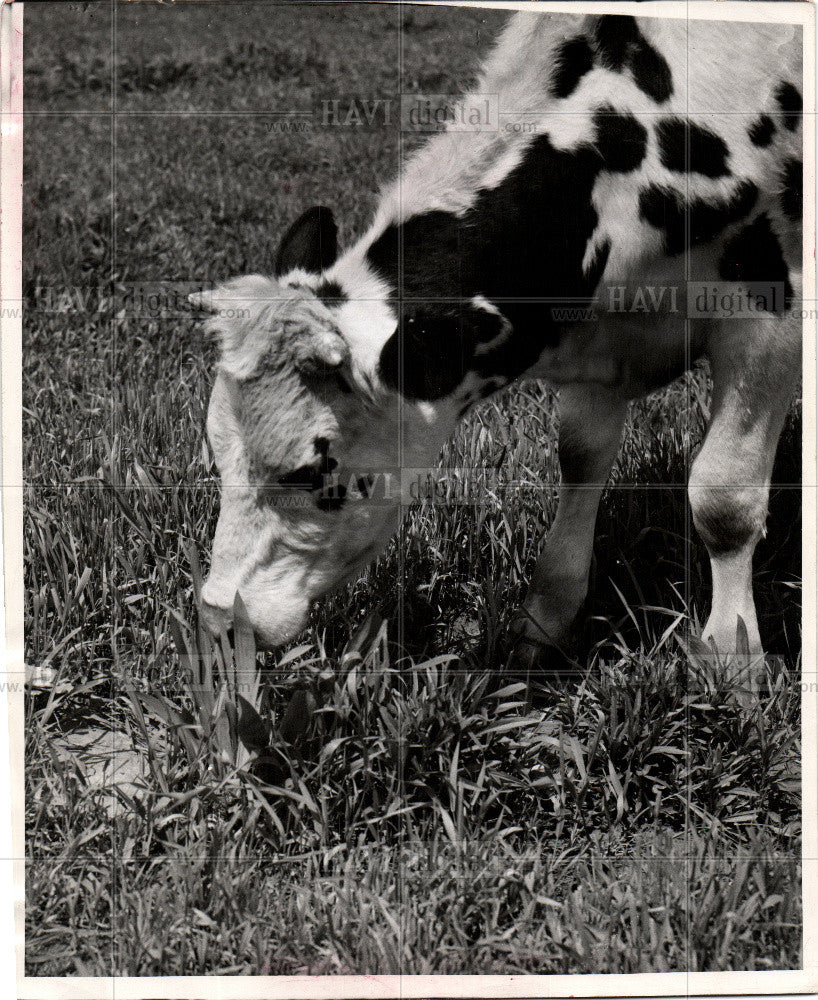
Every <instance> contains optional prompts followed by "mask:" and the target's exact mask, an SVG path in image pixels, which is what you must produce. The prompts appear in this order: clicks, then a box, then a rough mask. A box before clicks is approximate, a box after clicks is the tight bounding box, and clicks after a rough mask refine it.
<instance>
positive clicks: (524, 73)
mask: <svg viewBox="0 0 818 1000" xmlns="http://www.w3.org/2000/svg"><path fill="white" fill-rule="evenodd" d="M801 62H802V59H801V30H800V28H796V27H792V26H788V25H781V24H769V25H761V24H750V23H741V24H738V23H723V22H715V21H697V20H677V19H666V18H656V19H650V18H639V19H637V18H634V17H630V16H624V15H603V16H599V15H567V14H566V15H542V14H535V13H525V14H518V15H516V16H514V17H513V18H512V19H511V21H510V23H509V24H508V26H507V28H506V30H505V32H504V33H503V34H502V36H501V38H500V39H499V42H498V44H497V45H496V47H495V48H494V50H493V52H492V53H491V55H490V56H489V58H488V60H487V62H486V65H485V67H484V70H483V74H482V79H481V81H480V83H479V86H478V87H477V90H476V93H477V92H479V93H481V94H483V93H485V94H496V95H499V115H500V119H499V120H500V128H499V129H498V128H494V129H493V130H483V131H479V132H469V131H464V130H462V129H459V128H455V127H450V128H448V129H447V130H446V131H444V132H442V133H440V134H438V135H436V136H434V137H433V138H431V139H430V140H429V141H428V143H427V144H426V145H425V146H423V147H422V148H421V149H420V150H419V151H418V152H417V153H416V154H414V155H413V156H412V157H411V158H410V159H409V161H408V162H407V164H406V167H405V169H404V170H403V172H402V173H401V175H400V177H399V178H398V179H397V180H396V181H395V182H394V183H393V184H392V185H391V186H390V187H388V188H387V189H386V190H385V191H384V192H383V193H382V196H381V198H380V202H379V205H378V208H377V211H376V214H375V219H374V221H373V223H372V225H371V226H370V228H369V229H368V230H367V231H366V233H365V234H364V235H363V237H362V238H361V239H360V240H358V241H357V242H356V243H355V244H354V245H353V246H352V247H350V248H349V249H348V250H346V251H345V252H344V253H342V254H341V255H340V256H337V249H336V227H335V223H334V221H333V219H332V216H331V213H330V212H329V211H328V210H327V209H324V208H315V209H311V210H310V211H308V212H307V213H306V214H305V215H303V216H302V217H301V218H300V219H299V220H298V221H297V222H296V223H295V224H294V225H293V227H292V228H291V229H290V231H289V232H288V233H287V235H286V236H285V237H284V240H283V243H282V245H281V247H280V250H279V254H278V259H277V267H276V276H275V277H260V276H251V277H243V278H237V279H234V280H232V281H229V282H227V283H226V284H225V285H223V286H221V287H219V288H217V289H216V290H215V291H214V292H213V293H212V295H210V294H208V295H207V296H206V297H205V298H206V300H207V301H206V302H201V304H203V305H206V306H207V307H209V308H210V309H211V310H212V311H213V312H214V313H215V315H214V316H213V317H212V318H211V319H210V320H209V327H210V330H211V331H212V332H214V333H215V334H217V335H218V337H219V340H220V346H221V357H220V362H219V366H218V375H217V378H216V382H215V385H214V388H213V394H212V398H211V401H210V409H209V414H208V434H209V437H210V442H211V445H212V448H213V452H214V455H215V458H216V462H217V464H218V467H219V471H220V474H221V480H222V491H221V513H220V517H219V521H218V526H217V528H216V535H215V541H214V546H213V557H212V565H211V571H210V575H209V578H208V580H207V582H206V584H205V586H204V590H203V595H202V596H203V609H202V610H203V613H204V616H205V619H206V620H207V621H208V623H209V624H210V625H211V626H212V627H214V628H219V627H222V626H224V625H226V624H227V623H228V621H229V618H230V615H231V611H232V608H233V603H234V595H235V594H236V593H237V592H239V593H240V594H241V597H242V599H243V601H244V604H245V605H246V607H247V611H248V614H249V617H250V620H251V622H252V625H253V627H254V628H255V630H256V632H257V633H258V636H259V639H260V641H261V642H262V643H264V644H266V645H269V646H276V645H278V644H281V643H284V642H286V641H288V640H289V639H291V638H292V637H294V636H295V635H296V634H297V633H298V632H299V630H301V629H302V628H303V626H304V624H305V622H306V620H307V615H308V611H309V608H310V604H311V602H312V601H313V600H314V599H315V598H317V597H319V596H320V595H322V594H324V593H326V592H327V591H329V590H330V589H331V588H334V587H335V586H336V585H337V584H339V583H341V582H342V581H344V580H346V579H348V578H349V577H350V576H351V575H353V574H355V573H356V572H357V571H358V570H359V569H360V568H361V567H362V566H364V565H365V564H366V563H368V562H369V561H371V560H372V559H373V558H374V557H375V556H376V555H377V554H378V552H379V551H380V550H381V549H382V547H383V546H384V545H385V543H386V542H387V540H388V539H389V538H390V536H391V535H392V534H393V533H394V531H395V529H396V527H397V524H398V518H399V512H400V508H401V498H400V497H398V496H395V497H394V498H393V500H392V501H391V502H388V501H385V500H384V497H383V496H371V495H370V494H371V493H372V492H373V477H374V476H381V475H382V474H383V473H384V471H385V470H391V471H393V472H394V473H396V475H397V478H398V479H400V475H399V472H400V469H402V468H407V467H408V468H412V469H417V468H426V467H429V466H433V465H434V464H435V461H436V459H437V456H438V455H439V452H440V449H441V447H442V445H443V444H444V442H445V441H446V440H447V438H449V436H450V435H451V434H452V431H453V430H454V428H455V426H456V424H457V422H458V420H459V419H460V418H461V417H462V416H463V414H464V413H465V412H466V411H467V410H468V408H469V407H470V406H471V405H472V404H473V403H474V402H475V401H477V400H479V399H481V398H483V397H486V396H487V395H489V394H491V393H493V392H496V391H497V390H498V389H500V388H501V387H503V386H505V385H507V384H508V383H510V382H513V381H514V380H517V379H522V378H544V379H546V380H548V381H549V382H551V383H552V384H555V385H556V386H558V387H559V389H560V415H561V425H560V433H559V455H560V466H561V471H562V490H561V495H560V501H559V508H558V512H557V515H556V519H555V521H554V523H553V525H552V527H551V529H550V531H549V532H548V535H547V538H546V541H545V545H544V547H543V550H542V554H541V555H540V557H539V561H538V564H537V568H536V572H535V575H534V579H533V581H532V584H531V588H530V592H529V594H528V596H527V598H526V601H525V606H524V607H525V613H524V614H523V615H522V616H521V623H522V624H521V626H520V631H521V636H520V641H522V642H524V643H529V644H533V645H535V646H536V645H538V644H542V645H545V644H561V643H563V642H564V641H565V640H566V639H567V637H568V634H569V630H570V628H571V626H572V623H573V622H574V620H575V618H576V616H577V614H578V612H579V610H580V608H581V606H582V603H583V601H584V598H585V596H586V591H587V586H588V575H589V566H590V563H591V554H592V544H593V535H594V522H595V518H596V513H597V507H598V504H599V500H600V496H601V494H602V490H603V486H604V484H605V481H606V479H607V477H608V474H609V471H610V468H611V465H612V463H613V461H614V459H615V457H616V454H617V450H618V447H619V444H620V438H621V435H622V428H623V421H624V419H625V414H626V408H627V405H628V401H629V400H631V399H633V398H635V397H639V396H641V395H643V394H645V393H647V392H649V391H651V390H654V389H656V388H658V387H660V386H662V385H664V384H665V383H667V382H668V381H670V380H672V379H673V378H675V377H677V376H678V375H680V374H681V373H682V372H684V371H685V370H686V369H688V368H689V367H690V365H691V364H692V363H693V362H694V361H695V360H696V359H699V358H702V357H706V358H707V359H708V360H709V364H710V368H711V371H712V377H713V386H714V388H713V400H712V408H711V410H712V413H711V420H710V425H709V429H708V431H707V435H706V438H705V440H704V444H703V446H702V448H701V450H700V452H699V454H698V456H697V457H696V459H695V461H694V462H693V466H692V470H691V473H690V482H689V498H690V503H691V507H692V511H693V520H694V522H695V526H696V528H697V530H698V532H699V534H700V535H701V537H702V539H703V540H704V542H705V543H706V545H707V548H708V551H709V553H710V559H711V566H712V577H713V599H712V611H711V613H710V617H709V619H708V621H707V624H706V626H705V630H704V636H705V638H707V639H712V640H713V641H714V643H715V646H716V647H717V648H718V650H719V651H720V652H722V653H725V654H730V653H731V651H732V652H735V650H736V641H737V629H738V628H740V626H739V619H741V620H743V622H744V623H745V625H746V630H747V634H748V638H749V646H750V650H751V652H752V654H753V655H754V656H758V655H760V653H761V642H760V638H759V631H758V624H757V619H756V612H755V607H754V601H753V593H752V557H753V550H754V548H755V545H756V542H757V541H758V538H759V536H760V535H761V534H762V533H763V532H764V525H765V518H766V514H767V501H768V493H769V484H770V476H771V470H772V465H773V458H774V455H775V451H776V445H777V441H778V437H779V433H780V431H781V427H782V423H783V421H784V418H785V415H786V412H787V409H788V406H789V403H790V400H791V397H792V394H793V392H794V391H795V390H796V389H797V387H798V384H799V379H800V364H801V361H800V358H801V324H800V321H799V320H798V319H796V318H794V311H793V310H791V309H790V303H791V301H792V299H793V298H794V297H797V296H799V295H800V288H801V284H800V282H801V254H802V250H801V239H802V238H801V216H802V166H801V162H802V140H801V94H800V88H801ZM466 100H467V101H468V98H467V99H466ZM506 122H525V123H526V127H525V128H505V127H504V123H506ZM715 282H735V283H741V287H743V288H746V287H747V286H748V285H749V286H750V287H751V290H753V293H754V294H755V293H756V292H758V295H764V294H766V295H767V298H764V299H761V298H758V296H756V299H755V300H754V302H756V304H758V303H760V305H759V306H758V309H757V310H756V312H755V313H754V314H753V315H752V316H751V318H745V319H741V320H736V319H727V318H721V319H719V318H718V317H715V318H714V317H713V316H712V315H710V316H707V315H705V316H701V317H699V316H692V315H689V314H688V313H689V310H688V308H687V307H688V302H687V298H688V289H690V288H698V287H700V285H701V283H706V284H707V285H708V286H712V285H713V283H715ZM761 286H765V287H764V288H763V289H761ZM768 286H773V288H772V290H770V289H769V287H768ZM729 287H731V288H735V289H736V290H738V286H729ZM646 289H649V290H650V289H653V290H654V301H655V303H656V308H655V309H651V310H647V311H646V310H644V309H636V310H632V309H631V308H630V307H629V305H628V304H629V303H631V304H632V303H633V302H634V301H635V300H636V299H637V297H638V296H640V295H641V296H643V297H644V295H645V294H646V291H645V290H646ZM661 289H666V290H675V293H676V294H675V298H674V296H671V295H670V294H669V293H668V294H667V295H662V294H660V293H658V292H656V290H661ZM759 289H761V290H760V291H759ZM577 303H580V304H585V305H587V304H588V303H592V305H593V309H594V312H595V314H596V317H597V320H596V322H574V323H571V322H568V321H566V319H565V312H564V311H561V307H564V306H566V305H568V306H571V305H573V306H576V305H577ZM328 474H331V475H332V478H333V482H334V483H336V484H337V483H340V486H339V487H337V488H334V489H333V490H332V491H331V492H330V493H328V492H327V491H326V489H324V488H323V487H324V486H325V483H326V477H327V475H328ZM403 499H404V500H405V499H408V498H406V497H404V498H403ZM739 647H740V648H744V643H743V641H742V642H740V643H739Z"/></svg>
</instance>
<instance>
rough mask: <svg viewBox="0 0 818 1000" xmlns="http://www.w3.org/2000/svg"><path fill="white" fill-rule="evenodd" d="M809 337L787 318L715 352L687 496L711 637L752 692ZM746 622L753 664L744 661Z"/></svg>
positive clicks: (730, 338)
mask: <svg viewBox="0 0 818 1000" xmlns="http://www.w3.org/2000/svg"><path fill="white" fill-rule="evenodd" d="M800 343H801V332H800V328H799V324H798V321H797V320H793V319H792V318H787V319H783V320H776V319H773V318H770V319H769V320H764V321H758V322H749V323H740V322H736V323H733V324H731V323H725V324H724V325H723V326H722V327H721V328H719V330H718V336H714V337H713V344H712V345H711V347H710V349H709V353H710V362H711V368H712V374H713V399H712V404H711V412H712V415H711V420H710V425H709V427H708V429H707V434H706V436H705V439H704V443H703V445H702V448H701V451H700V452H699V454H698V456H697V457H696V460H695V461H694V463H693V468H692V469H691V473H690V482H689V487H688V492H689V497H690V506H691V508H692V511H693V522H694V524H695V526H696V530H697V531H698V533H699V535H700V536H701V538H702V540H703V541H704V543H705V545H706V546H707V550H708V553H709V556H710V567H711V571H712V579H713V600H712V605H711V611H710V617H709V618H708V620H707V624H706V625H705V627H704V633H703V638H704V639H705V640H706V641H712V643H713V644H714V645H715V647H716V650H717V651H718V654H719V656H718V661H720V662H721V663H722V664H724V665H730V664H732V666H733V669H732V670H731V671H730V675H731V676H732V679H733V680H734V681H735V683H736V684H737V685H739V686H740V687H741V688H746V687H747V686H748V683H749V686H752V684H753V680H754V676H753V675H754V674H756V673H757V672H758V669H759V668H760V665H761V661H762V655H763V654H762V647H761V637H760V635H759V629H758V620H757V618H756V609H755V602H754V601H753V581H752V573H753V552H754V550H755V547H756V543H757V542H758V539H759V538H760V536H761V535H762V534H763V532H764V523H765V520H766V517H767V503H768V499H769V493H770V479H771V476H772V469H773V461H774V459H775V452H776V446H777V444H778V437H779V434H780V433H781V427H782V425H783V423H784V418H785V417H786V414H787V409H788V407H789V403H790V400H791V398H792V394H793V392H794V390H795V388H796V386H797V384H798V380H799V375H800ZM739 618H741V620H742V621H743V623H744V626H745V628H746V630H747V639H748V646H749V662H747V663H743V662H740V661H741V657H739V656H737V655H736V654H741V653H745V654H746V652H747V650H746V649H744V648H743V647H744V643H743V640H742V641H740V642H739V644H738V647H737V630H738V628H739Z"/></svg>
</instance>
